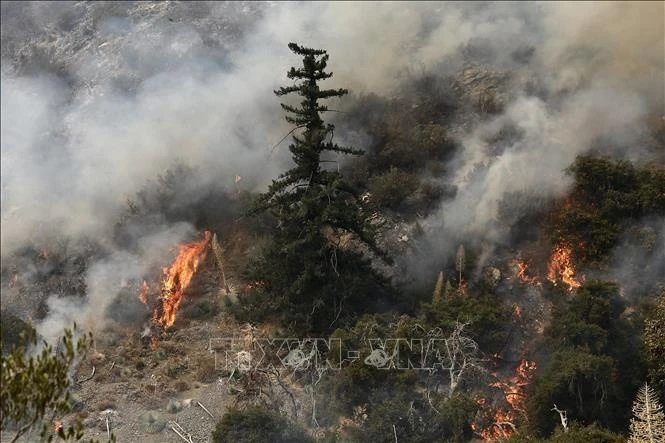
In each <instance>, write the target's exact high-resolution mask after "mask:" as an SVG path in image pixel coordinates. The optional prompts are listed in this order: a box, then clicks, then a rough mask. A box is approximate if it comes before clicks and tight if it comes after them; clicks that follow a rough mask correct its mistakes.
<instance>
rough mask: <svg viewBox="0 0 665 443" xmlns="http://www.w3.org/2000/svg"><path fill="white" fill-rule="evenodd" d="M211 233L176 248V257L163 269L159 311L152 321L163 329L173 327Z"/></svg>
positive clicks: (155, 313)
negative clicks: (169, 265) (184, 294)
mask: <svg viewBox="0 0 665 443" xmlns="http://www.w3.org/2000/svg"><path fill="white" fill-rule="evenodd" d="M210 238H211V233H210V231H205V232H204V233H203V239H202V240H200V241H198V242H192V243H187V244H184V245H179V246H178V256H177V257H176V259H175V261H174V262H173V264H172V265H171V267H170V268H168V269H167V268H165V269H164V282H163V283H162V295H161V297H160V299H161V301H162V304H161V309H157V310H155V312H153V320H155V322H156V323H158V324H159V325H161V326H162V327H164V328H168V327H170V326H173V323H175V318H176V313H177V312H178V308H179V307H180V303H182V297H183V293H184V291H185V289H187V286H189V283H190V282H191V280H192V277H194V273H195V272H196V270H197V269H198V267H199V263H200V262H201V258H202V257H203V253H204V252H205V249H206V247H207V246H208V244H209V243H210Z"/></svg>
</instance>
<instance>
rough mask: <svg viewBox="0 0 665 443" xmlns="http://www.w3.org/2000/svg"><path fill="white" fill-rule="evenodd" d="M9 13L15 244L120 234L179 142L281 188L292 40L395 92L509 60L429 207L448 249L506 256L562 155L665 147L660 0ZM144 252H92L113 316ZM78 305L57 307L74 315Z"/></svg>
mask: <svg viewBox="0 0 665 443" xmlns="http://www.w3.org/2000/svg"><path fill="white" fill-rule="evenodd" d="M1 12H2V44H1V46H2V47H1V49H2V78H1V80H2V81H1V88H2V89H1V96H2V138H1V146H2V158H1V160H2V166H1V168H2V169H1V173H2V196H1V203H2V207H1V215H2V225H1V230H2V232H1V234H2V240H3V241H2V246H1V254H2V258H3V260H4V259H5V258H7V257H9V256H10V255H11V254H13V253H14V252H16V251H17V250H18V249H19V248H21V247H22V246H24V245H25V244H26V242H34V243H39V242H40V239H43V238H48V237H49V236H52V235H54V234H55V233H58V234H64V235H68V236H72V237H78V236H83V235H87V236H94V237H96V238H107V237H109V236H110V235H111V233H112V229H113V225H114V223H115V221H116V220H117V219H118V217H119V216H120V214H121V213H122V211H124V210H125V207H126V200H127V198H131V197H132V196H134V195H135V194H136V192H138V191H139V190H140V189H141V188H142V186H144V185H145V183H146V181H147V180H150V179H154V177H156V176H157V175H158V174H161V173H163V172H164V171H165V170H166V169H167V168H168V167H169V166H171V165H172V164H173V162H174V161H175V160H181V161H184V162H185V163H187V164H189V165H192V166H196V167H197V168H198V169H197V176H196V180H197V183H198V186H200V188H202V189H203V188H205V187H206V186H208V185H209V184H211V183H222V184H223V186H226V187H228V188H229V189H232V188H233V186H234V181H235V177H236V175H239V176H241V177H242V180H241V182H240V183H239V186H240V187H241V188H242V189H246V190H252V191H256V190H261V189H264V188H265V186H266V185H267V184H268V183H269V182H270V180H271V179H272V178H274V177H275V176H276V175H277V174H278V173H279V172H281V171H282V170H284V168H285V167H286V166H287V165H288V161H289V160H288V152H287V151H286V149H284V146H280V147H278V148H277V149H275V151H274V152H273V153H272V154H271V151H270V148H271V147H272V146H273V145H274V144H275V143H276V142H277V141H279V140H280V139H281V138H282V137H283V136H284V135H285V134H286V133H287V132H288V131H289V130H290V127H289V125H288V124H287V123H286V122H284V120H283V114H282V111H281V109H280V107H279V100H277V99H276V97H274V95H273V93H272V91H273V90H274V89H275V88H277V87H278V86H279V85H283V84H286V83H287V81H286V79H285V72H286V71H287V70H288V68H289V67H290V66H292V65H294V64H297V63H299V60H296V59H295V58H294V57H293V55H292V54H291V53H290V52H289V51H288V50H287V48H286V44H287V43H288V42H291V41H296V42H300V43H302V44H305V45H308V46H312V47H321V48H325V49H327V50H328V51H329V53H330V54H331V60H330V68H331V70H332V71H333V72H334V73H335V76H334V77H333V79H332V80H331V81H330V82H329V84H328V85H326V86H329V87H347V88H349V89H351V90H352V91H353V92H372V93H376V94H379V95H383V96H387V97H390V96H392V95H394V94H398V93H399V90H400V85H402V83H403V82H404V81H405V80H407V79H409V78H413V77H414V76H419V75H424V74H434V75H440V76H443V75H450V74H455V73H456V72H457V71H458V70H459V69H461V68H462V67H464V66H465V65H468V63H469V59H470V58H471V59H473V60H474V61H475V62H476V63H477V64H480V65H482V66H488V67H491V68H492V69H496V70H498V71H501V72H506V73H508V74H509V77H510V80H509V81H508V82H507V83H506V86H505V87H504V88H503V90H502V91H500V92H501V94H502V97H503V98H502V100H503V102H504V103H503V105H504V106H503V111H502V112H501V113H500V114H499V115H495V116H494V117H493V118H491V119H489V120H483V119H471V120H470V121H471V122H472V123H471V124H468V125H465V126H464V129H463V130H460V131H457V135H456V138H457V141H458V142H459V144H460V145H461V149H460V150H459V154H458V156H457V157H456V158H455V159H454V160H453V161H452V163H451V171H453V172H452V174H451V175H449V176H447V177H446V178H445V180H446V181H449V182H451V183H454V184H455V185H457V187H458V193H457V196H456V197H455V198H454V199H453V200H452V201H449V202H447V203H445V204H444V205H442V206H441V209H440V212H439V213H437V214H435V215H433V216H431V217H430V218H429V219H428V220H426V223H425V225H427V226H429V227H430V229H429V232H430V233H431V235H430V240H431V242H432V243H433V245H434V246H433V248H434V249H435V250H436V251H435V253H436V254H437V255H439V256H446V255H447V254H450V251H453V253H454V249H455V248H456V247H457V240H458V239H459V238H460V237H462V236H475V237H479V238H480V239H481V240H482V242H483V243H484V244H486V245H487V247H486V251H485V254H486V255H487V254H490V252H491V250H492V247H493V246H494V245H496V244H500V243H501V242H502V241H504V237H505V233H504V229H503V228H502V227H501V226H497V224H496V223H495V222H496V217H497V207H498V204H499V202H500V201H501V199H502V198H503V195H504V193H506V192H513V191H525V192H528V193H529V195H532V196H534V197H541V196H558V195H562V194H563V193H564V192H565V191H566V189H567V186H568V185H569V183H568V181H567V179H566V177H565V174H564V172H563V170H564V168H566V167H567V166H568V165H569V164H570V163H571V162H572V160H573V159H574V157H575V156H576V155H577V154H579V153H581V152H585V151H586V150H588V149H590V148H591V147H592V145H593V144H594V143H595V142H596V141H597V140H598V138H599V137H604V138H607V139H610V140H612V143H610V144H607V146H608V148H607V149H612V153H613V154H617V153H619V155H621V156H623V157H625V158H629V159H631V160H637V161H642V160H648V159H652V158H654V156H656V157H657V156H658V155H659V153H658V152H655V153H654V151H653V150H651V151H649V150H648V149H645V148H643V146H646V145H647V144H644V143H642V141H643V140H644V137H645V135H644V134H645V133H646V131H645V128H644V125H645V119H646V118H650V117H652V116H653V115H654V113H655V114H657V115H658V116H660V114H662V113H663V101H664V99H663V78H664V75H665V74H664V68H663V57H664V56H663V45H664V42H665V38H664V36H663V29H664V27H663V4H662V3H637V2H628V3H616V2H608V3H598V2H594V3H590V4H582V5H579V4H577V3H560V2H556V3H547V4H541V3H528V2H523V3H522V2H518V3H508V2H497V3H487V2H471V3H417V2H408V3H400V2H390V3H384V2H361V3H346V2H329V3H323V2H311V3H292V2H264V3H254V2H224V3H222V2H205V3H203V2H159V3H154V2H32V3H30V2H3V3H2V11H1ZM469 54H471V55H469ZM520 54H521V55H520ZM530 85H537V90H538V91H539V92H538V93H531V92H530V89H529V87H530ZM339 106H340V107H342V106H344V104H343V102H340V103H339ZM333 107H334V106H333ZM440 123H441V124H445V122H440ZM507 125H510V126H512V127H515V128H517V129H518V130H519V133H520V134H521V135H520V136H519V137H518V138H517V140H515V141H514V143H512V144H510V145H509V146H504V147H503V148H502V149H501V150H499V151H498V153H497V151H496V150H495V149H492V146H491V142H489V141H488V140H491V139H492V136H493V135H494V134H496V133H497V132H498V131H500V130H501V129H502V128H503V127H505V126H507ZM339 132H340V134H339V135H340V136H341V138H342V139H344V134H343V128H340V131H339ZM626 146H630V148H626ZM361 148H362V146H361ZM415 149H417V147H416V148H415ZM660 155H661V157H660V159H661V160H662V153H660ZM194 189H196V186H194ZM173 229H174V228H173V227H170V226H163V227H160V228H159V229H156V230H155V231H152V232H151V233H149V235H157V236H159V233H160V232H172V231H173ZM146 235H148V234H146ZM176 237H177V239H178V240H182V238H183V236H175V237H174V236H171V237H169V236H168V235H167V236H166V237H164V238H169V239H170V240H174V241H175V240H176ZM160 244H161V245H163V246H164V245H165V243H160ZM157 249H159V248H157ZM123 254H132V257H128V256H123ZM136 254H137V252H136V251H131V252H127V251H115V252H113V254H112V255H111V257H110V258H108V259H107V260H105V261H103V262H99V263H96V264H95V265H94V266H92V267H91V268H90V269H89V270H88V275H87V281H88V287H89V290H88V297H89V298H90V299H91V300H92V299H94V302H91V303H90V305H89V309H92V310H97V311H96V312H94V313H92V312H91V313H90V316H92V317H93V318H96V317H99V316H100V315H103V310H99V309H100V308H103V307H105V306H107V305H105V304H104V303H106V302H107V301H108V299H106V298H105V297H106V295H104V296H102V295H101V294H102V293H103V294H108V296H110V297H112V296H113V294H114V293H115V292H117V291H116V290H115V289H113V285H116V284H119V283H118V282H121V281H122V280H123V278H138V277H139V274H140V273H141V272H140V270H142V268H141V266H138V267H137V269H129V268H131V266H130V267H129V268H128V267H126V266H125V263H130V262H132V260H137V261H138V262H141V261H143V260H144V258H145V255H144V254H143V253H138V255H136ZM149 255H150V254H149ZM152 258H154V257H152ZM148 262H150V260H148ZM97 294H100V295H99V297H101V299H104V300H106V301H105V302H104V303H96V301H99V299H98V298H97ZM65 304H66V301H62V300H60V301H58V302H57V303H56V302H55V301H54V302H53V304H52V306H51V309H52V311H53V312H61V313H63V315H62V316H61V317H62V318H64V317H65V316H66V315H65V314H66V313H69V312H71V309H72V308H71V307H70V306H65ZM59 323H60V324H62V323H63V322H59ZM44 328H45V329H46V326H44ZM49 328H50V326H49Z"/></svg>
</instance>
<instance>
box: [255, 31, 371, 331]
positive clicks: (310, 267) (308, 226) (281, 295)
mask: <svg viewBox="0 0 665 443" xmlns="http://www.w3.org/2000/svg"><path fill="white" fill-rule="evenodd" d="M289 48H290V49H291V50H292V51H293V52H294V53H296V54H298V55H301V56H302V57H303V65H302V67H300V68H297V69H296V68H295V67H294V68H291V70H290V71H289V72H288V74H287V76H288V77H289V78H291V79H294V80H296V81H298V82H297V83H296V84H294V85H292V86H287V87H282V88H280V89H279V90H277V91H275V94H276V95H278V96H284V95H287V94H292V93H294V94H296V95H298V96H300V97H302V102H301V104H300V107H295V106H292V105H289V104H282V108H283V109H284V110H285V111H287V113H289V114H290V115H287V116H286V120H287V121H288V122H289V123H292V124H294V125H296V127H295V129H294V131H295V130H298V129H300V130H302V133H301V134H299V135H294V136H293V143H291V145H289V150H290V151H291V153H292V156H293V161H294V163H295V165H294V167H293V168H291V169H289V170H288V171H286V172H285V173H283V174H281V175H280V176H279V177H278V178H277V179H276V180H274V181H273V183H272V185H270V187H269V188H268V191H267V192H266V193H265V194H263V195H261V196H260V198H259V199H258V204H257V205H256V206H255V210H254V212H260V211H263V210H269V211H270V212H271V213H272V215H273V216H274V217H275V218H276V219H277V221H278V228H277V229H276V231H275V232H274V239H273V242H272V244H271V245H270V247H269V248H268V250H267V251H266V253H265V255H264V257H263V259H262V260H260V261H259V262H257V263H255V264H254V265H253V266H250V267H249V270H248V277H250V278H252V279H253V280H261V281H263V282H264V289H265V291H266V293H267V294H269V295H270V297H271V301H272V306H273V307H274V309H275V310H276V311H278V312H280V313H282V314H283V315H286V316H287V318H286V320H287V321H288V322H294V321H295V322H298V323H299V326H300V327H303V326H304V327H307V326H310V327H311V328H314V329H322V328H330V327H331V326H332V325H333V324H334V323H335V322H336V321H337V320H339V319H342V318H344V317H345V315H346V314H349V313H352V312H354V311H355V310H357V309H358V308H360V307H364V308H365V309H368V308H371V306H369V305H368V304H367V300H368V299H369V300H372V299H376V298H377V297H376V292H377V291H380V287H381V286H382V281H381V278H380V277H379V276H378V275H377V274H376V273H375V272H373V271H372V269H371V268H370V266H369V261H368V260H367V259H365V258H364V256H363V255H362V254H361V253H360V252H358V251H357V250H354V249H355V248H353V247H351V246H350V244H349V242H348V241H347V242H342V238H347V239H348V238H355V239H356V240H360V243H364V244H365V245H366V246H369V247H370V248H371V249H373V250H375V251H377V250H376V248H375V246H374V241H373V236H372V234H371V233H370V230H369V229H368V228H369V224H368V221H367V216H366V214H365V213H364V212H363V211H362V208H361V205H360V203H359V199H358V193H357V192H356V191H355V190H354V189H353V188H352V187H351V186H350V185H349V184H348V183H347V182H346V181H344V180H343V178H342V176H341V174H340V173H339V172H338V171H337V170H327V169H325V168H323V167H322V164H323V161H324V159H322V156H323V155H324V154H326V153H333V154H351V155H360V154H362V151H360V150H357V149H353V148H346V147H341V146H339V145H337V144H335V143H333V142H332V141H331V138H332V134H333V130H334V126H333V125H331V124H325V123H324V122H323V119H322V118H321V112H325V111H328V108H327V107H326V106H324V105H322V104H320V103H319V101H320V100H323V99H329V98H332V97H341V96H343V95H345V94H347V92H348V91H347V90H346V89H321V88H320V87H319V81H321V80H324V79H327V78H330V77H331V76H332V73H327V72H325V68H326V65H327V61H328V54H327V53H326V51H324V50H320V49H310V48H305V47H302V46H299V45H297V44H295V43H289ZM377 252H378V251H377ZM372 295H374V296H373V297H372Z"/></svg>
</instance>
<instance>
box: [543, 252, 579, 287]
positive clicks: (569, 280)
mask: <svg viewBox="0 0 665 443" xmlns="http://www.w3.org/2000/svg"><path fill="white" fill-rule="evenodd" d="M571 254H572V253H571V250H570V248H569V247H567V246H557V247H556V248H554V252H553V253H552V258H551V259H550V263H549V265H548V268H547V279H548V280H549V281H551V282H552V283H554V284H556V282H557V281H558V280H562V281H563V282H564V283H565V284H567V285H568V287H569V288H570V289H571V290H573V289H577V288H579V287H580V286H582V284H581V283H580V282H579V281H577V279H576V278H575V265H574V264H573V260H572V258H571Z"/></svg>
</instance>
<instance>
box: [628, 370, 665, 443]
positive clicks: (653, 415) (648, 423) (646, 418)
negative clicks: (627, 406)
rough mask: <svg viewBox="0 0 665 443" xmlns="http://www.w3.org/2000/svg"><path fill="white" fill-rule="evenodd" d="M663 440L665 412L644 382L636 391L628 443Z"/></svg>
mask: <svg viewBox="0 0 665 443" xmlns="http://www.w3.org/2000/svg"><path fill="white" fill-rule="evenodd" d="M663 441H665V414H664V413H663V406H662V405H661V404H660V402H659V401H658V398H657V396H656V393H655V392H654V390H653V389H652V388H651V387H650V386H649V385H648V384H647V383H645V384H644V385H643V386H642V387H641V388H640V390H639V391H638V392H637V398H635V402H634V403H633V418H632V419H631V420H630V437H629V438H628V443H657V442H663Z"/></svg>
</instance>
